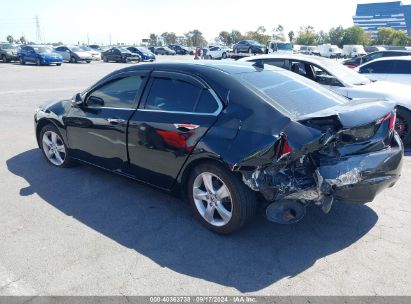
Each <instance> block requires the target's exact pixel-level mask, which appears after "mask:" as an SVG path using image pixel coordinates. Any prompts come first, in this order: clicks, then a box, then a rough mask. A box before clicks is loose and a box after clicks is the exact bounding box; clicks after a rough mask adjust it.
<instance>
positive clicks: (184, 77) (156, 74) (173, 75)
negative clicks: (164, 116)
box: [137, 71, 223, 116]
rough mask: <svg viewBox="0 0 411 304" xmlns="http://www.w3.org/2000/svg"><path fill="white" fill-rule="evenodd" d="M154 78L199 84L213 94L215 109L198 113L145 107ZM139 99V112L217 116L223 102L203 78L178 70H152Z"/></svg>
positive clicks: (202, 88)
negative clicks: (210, 111)
mask: <svg viewBox="0 0 411 304" xmlns="http://www.w3.org/2000/svg"><path fill="white" fill-rule="evenodd" d="M155 78H170V79H175V80H180V81H184V82H188V83H191V84H193V85H195V86H197V87H198V86H200V89H201V90H207V91H208V92H209V93H210V94H211V96H213V98H214V100H215V101H216V102H217V105H218V107H217V110H215V111H214V112H213V113H199V112H184V111H166V110H154V109H146V108H145V106H146V102H147V98H148V96H149V95H150V92H151V87H152V85H153V82H154V79H155ZM200 96H201V94H199V96H198V98H197V99H199V98H200ZM141 99H142V100H141V101H140V103H139V106H138V108H137V111H141V112H157V113H171V114H188V115H201V116H218V115H219V114H220V113H221V111H222V110H223V103H222V102H221V100H220V98H219V97H218V95H217V94H216V92H215V91H214V90H213V89H212V88H211V87H210V86H208V85H207V83H206V82H205V81H204V80H202V79H201V80H200V79H198V78H196V77H194V76H192V75H189V74H185V73H179V72H169V71H153V72H152V73H151V75H150V79H149V80H148V83H147V85H146V88H145V90H144V93H143V94H142V97H141Z"/></svg>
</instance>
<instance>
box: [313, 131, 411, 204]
mask: <svg viewBox="0 0 411 304" xmlns="http://www.w3.org/2000/svg"><path fill="white" fill-rule="evenodd" d="M403 155H404V147H403V144H402V141H401V139H400V137H399V136H398V134H397V133H395V135H394V137H393V139H392V145H391V146H390V147H388V148H386V149H384V150H380V151H376V152H371V153H367V154H361V155H351V156H349V157H347V158H346V159H338V160H321V163H320V166H319V172H320V175H321V177H322V178H323V182H322V185H321V189H322V191H323V192H324V193H325V194H326V195H332V196H333V197H334V198H335V199H336V200H339V201H347V202H353V203H367V202H371V201H372V200H374V198H375V196H376V195H377V194H378V193H380V192H381V191H382V190H384V189H385V188H388V187H392V186H393V185H394V184H395V183H396V182H397V180H398V179H399V177H400V176H401V168H402V159H403Z"/></svg>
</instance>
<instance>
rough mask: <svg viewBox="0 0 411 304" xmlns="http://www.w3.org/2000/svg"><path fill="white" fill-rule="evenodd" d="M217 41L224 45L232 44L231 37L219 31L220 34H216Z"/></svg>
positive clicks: (227, 33) (225, 32)
mask: <svg viewBox="0 0 411 304" xmlns="http://www.w3.org/2000/svg"><path fill="white" fill-rule="evenodd" d="M218 40H219V41H220V42H221V43H222V44H224V45H232V44H233V37H232V36H231V34H230V33H229V32H227V31H221V32H220V34H218Z"/></svg>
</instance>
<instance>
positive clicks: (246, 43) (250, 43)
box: [233, 40, 265, 54]
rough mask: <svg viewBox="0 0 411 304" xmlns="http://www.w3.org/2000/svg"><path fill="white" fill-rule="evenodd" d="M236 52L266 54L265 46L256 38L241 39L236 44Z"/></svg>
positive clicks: (234, 48)
mask: <svg viewBox="0 0 411 304" xmlns="http://www.w3.org/2000/svg"><path fill="white" fill-rule="evenodd" d="M233 52H234V53H249V54H264V53H265V46H264V45H262V44H260V43H258V42H257V41H254V40H241V41H239V42H237V43H236V44H234V46H233Z"/></svg>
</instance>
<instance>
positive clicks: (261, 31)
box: [244, 26, 271, 45]
mask: <svg viewBox="0 0 411 304" xmlns="http://www.w3.org/2000/svg"><path fill="white" fill-rule="evenodd" d="M265 32H266V29H265V27H263V26H259V27H258V28H257V30H255V31H249V32H247V33H246V34H245V37H244V38H245V39H250V40H255V41H257V42H259V43H261V44H263V45H267V43H268V42H269V41H270V39H271V36H270V35H266V34H265Z"/></svg>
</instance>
